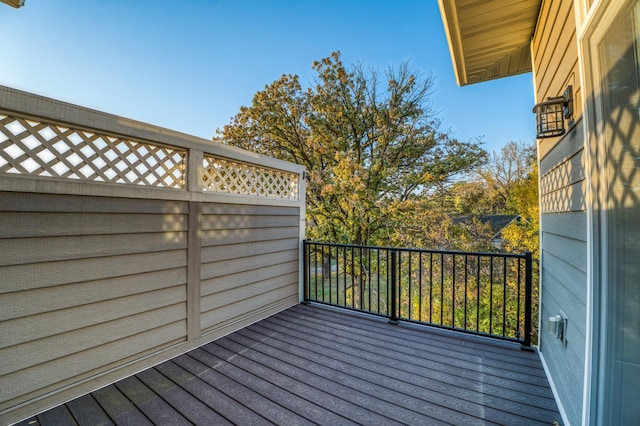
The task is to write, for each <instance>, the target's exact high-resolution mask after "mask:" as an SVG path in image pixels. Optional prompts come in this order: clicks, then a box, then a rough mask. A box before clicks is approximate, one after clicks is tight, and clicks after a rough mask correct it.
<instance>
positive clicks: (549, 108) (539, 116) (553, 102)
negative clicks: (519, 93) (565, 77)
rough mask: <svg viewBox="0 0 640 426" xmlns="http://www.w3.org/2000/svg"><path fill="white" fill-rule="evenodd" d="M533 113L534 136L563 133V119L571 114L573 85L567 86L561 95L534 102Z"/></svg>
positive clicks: (546, 136)
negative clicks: (534, 116)
mask: <svg viewBox="0 0 640 426" xmlns="http://www.w3.org/2000/svg"><path fill="white" fill-rule="evenodd" d="M533 113H534V114H535V115H536V138H538V139H540V138H552V137H555V136H562V135H564V132H565V129H564V120H565V119H568V118H570V117H571V116H572V115H573V87H572V86H568V87H567V90H565V91H564V94H563V95H562V96H558V97H555V98H547V100H546V101H544V102H540V103H539V104H536V106H534V107H533Z"/></svg>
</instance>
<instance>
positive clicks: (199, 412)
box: [23, 305, 561, 426]
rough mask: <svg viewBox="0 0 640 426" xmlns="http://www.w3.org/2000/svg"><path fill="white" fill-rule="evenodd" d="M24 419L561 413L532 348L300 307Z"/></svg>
mask: <svg viewBox="0 0 640 426" xmlns="http://www.w3.org/2000/svg"><path fill="white" fill-rule="evenodd" d="M27 420H30V421H32V422H33V423H31V424H41V425H45V426H46V425H54V424H80V425H85V424H87V425H88V424H116V425H121V424H149V423H151V424H203V425H205V424H240V425H265V424H282V425H298V424H300V425H303V424H340V425H343V424H366V425H375V424H384V425H393V424H416V425H417V424H527V425H535V424H547V425H548V424H552V423H553V422H554V421H558V422H560V421H561V418H560V415H559V413H558V410H557V406H556V404H555V401H554V400H553V396H552V393H551V390H550V388H549V384H548V383H547V381H546V378H545V376H544V371H543V369H542V365H541V363H540V360H539V358H538V355H537V353H535V352H530V351H522V350H520V348H519V346H518V345H516V344H511V343H505V342H500V341H495V340H493V339H487V338H481V337H478V336H470V335H467V334H464V333H459V332H450V331H442V330H436V329H433V328H428V327H418V326H415V325H411V324H404V323H401V324H400V325H390V324H388V323H387V321H386V320H384V319H382V318H379V317H372V316H366V315H361V314H354V313H352V312H350V311H345V310H337V309H330V308H326V307H323V306H318V305H298V306H294V307H292V308H290V309H287V310H286V311H283V312H280V313H278V314H276V315H273V316H271V317H269V318H267V319H265V320H262V321H260V322H258V323H255V324H253V325H250V326H248V327H246V328H244V329H242V330H239V331H237V332H235V333H233V334H230V335H228V336H226V337H223V338H221V339H218V340H216V341H214V342H212V343H209V344H207V345H204V346H202V347H200V348H198V349H196V350H194V351H191V352H189V353H187V354H183V355H181V356H178V357H176V358H174V359H173V360H171V361H168V362H165V363H163V364H160V365H158V366H156V367H154V368H151V369H148V370H145V371H143V372H140V373H138V374H137V375H135V376H132V377H129V378H127V379H124V380H121V381H119V382H117V383H115V384H113V385H110V386H107V387H106V388H103V389H101V390H98V391H96V392H94V393H93V394H91V395H85V396H84V397H81V398H78V399H76V400H74V401H71V402H69V403H67V404H65V405H62V406H59V407H56V408H54V409H52V410H49V411H47V412H45V413H41V414H39V415H37V416H35V417H33V418H32V419H27ZM23 424H27V421H25V422H23Z"/></svg>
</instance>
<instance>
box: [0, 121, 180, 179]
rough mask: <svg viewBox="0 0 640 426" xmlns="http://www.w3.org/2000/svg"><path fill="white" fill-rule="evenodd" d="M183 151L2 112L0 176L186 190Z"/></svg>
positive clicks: (0, 124) (0, 126)
mask: <svg viewBox="0 0 640 426" xmlns="http://www.w3.org/2000/svg"><path fill="white" fill-rule="evenodd" d="M186 155H187V151H186V150H182V149H177V148H168V147H163V146H157V145H152V144H148V143H144V142H138V141H133V140H130V139H123V138H121V137H117V136H110V135H105V134H98V133H92V132H89V131H86V130H80V129H73V128H69V127H64V126H60V125H54V124H48V123H42V122H38V121H34V120H27V119H23V118H15V117H11V116H7V115H2V114H0V173H13V174H22V175H31V176H47V177H60V178H69V179H80V180H88V181H93V182H111V183H120V184H131V185H143V186H153V187H162V188H178V189H181V188H184V186H185V171H186V162H185V161H186Z"/></svg>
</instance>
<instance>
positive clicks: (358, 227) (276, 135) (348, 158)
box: [214, 52, 486, 245]
mask: <svg viewBox="0 0 640 426" xmlns="http://www.w3.org/2000/svg"><path fill="white" fill-rule="evenodd" d="M313 70H314V71H315V72H316V74H317V76H316V79H315V84H314V85H312V87H309V88H307V89H303V88H302V86H301V84H300V82H299V79H298V76H296V75H283V76H282V77H281V78H280V79H278V80H276V81H274V82H273V83H271V84H269V85H267V86H266V87H265V88H264V90H262V91H260V92H258V93H256V94H255V96H254V97H253V101H252V104H251V106H249V107H243V108H241V110H240V112H239V113H238V114H237V115H236V116H235V117H233V118H232V121H231V123H230V124H229V125H226V126H225V127H224V129H222V130H221V131H219V132H218V136H217V137H216V138H214V139H215V140H217V141H219V142H222V143H227V144H231V145H235V146H238V147H241V148H245V149H249V150H252V151H255V152H258V153H261V154H265V155H269V156H273V157H276V158H280V159H283V160H288V161H292V162H295V163H298V164H301V165H303V166H305V167H306V169H307V176H308V182H307V194H306V195H307V221H308V223H309V227H308V231H307V237H308V238H311V239H315V240H321V241H330V242H338V243H350V244H360V245H374V244H388V243H389V242H391V241H393V240H394V236H395V239H396V240H397V239H398V238H397V237H398V236H399V235H403V234H405V233H406V231H407V230H409V228H411V229H413V228H414V227H415V225H416V222H415V221H412V220H410V219H409V218H408V217H407V212H416V211H417V208H418V207H419V206H420V204H421V203H422V202H423V200H424V197H425V196H426V195H427V194H429V193H430V192H432V191H433V190H434V188H439V187H442V186H449V185H451V184H452V183H453V182H454V181H455V179H456V177H459V176H461V175H463V174H465V173H468V172H470V171H471V170H473V169H475V168H477V167H478V166H480V165H481V164H482V163H483V162H484V160H485V157H486V153H485V151H484V150H483V149H482V147H481V146H480V144H479V143H472V142H462V141H459V140H456V139H455V138H453V137H451V135H449V134H448V133H446V132H443V131H441V130H439V120H438V119H437V117H436V115H435V113H434V112H433V110H432V109H431V105H430V99H429V96H430V94H431V92H432V90H433V79H432V78H431V77H425V76H421V75H419V74H417V73H415V72H413V71H412V70H411V69H410V68H409V66H408V65H407V64H401V65H400V66H399V67H398V68H397V69H393V68H392V69H389V70H388V71H387V72H386V74H385V75H384V78H382V77H381V75H380V74H379V72H378V71H376V70H370V69H365V67H364V66H363V65H361V64H357V65H355V66H353V67H352V68H350V69H347V68H346V67H345V66H344V65H343V63H342V60H341V58H340V53H339V52H334V53H332V54H331V56H329V57H327V58H324V59H322V60H321V61H317V62H314V64H313ZM421 224H422V223H418V226H419V227H420V225H421ZM405 228H406V229H405ZM423 231H424V229H421V230H419V231H418V232H423Z"/></svg>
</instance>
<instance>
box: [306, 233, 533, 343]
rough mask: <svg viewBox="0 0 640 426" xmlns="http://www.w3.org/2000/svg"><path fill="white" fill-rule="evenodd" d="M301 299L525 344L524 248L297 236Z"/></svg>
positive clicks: (528, 263)
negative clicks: (449, 247) (445, 247)
mask: <svg viewBox="0 0 640 426" xmlns="http://www.w3.org/2000/svg"><path fill="white" fill-rule="evenodd" d="M304 264H305V283H304V285H305V300H307V301H314V302H319V303H325V304H330V305H334V306H341V307H344V308H349V309H355V310H358V311H365V312H369V313H373V314H377V315H383V316H386V317H388V318H389V320H390V321H391V322H397V321H398V320H402V321H411V322H416V323H422V324H428V325H432V326H436V327H442V328H448V329H455V330H460V331H464V332H467V333H473V334H480V335H485V336H490V337H494V338H498V339H502V340H509V341H516V342H520V343H521V344H522V345H523V346H526V347H529V346H531V273H532V258H531V253H525V254H511V253H472V252H454V251H440V250H420V249H405V248H403V249H400V248H392V247H372V246H358V245H348V244H330V243H318V242H310V241H305V242H304Z"/></svg>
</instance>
